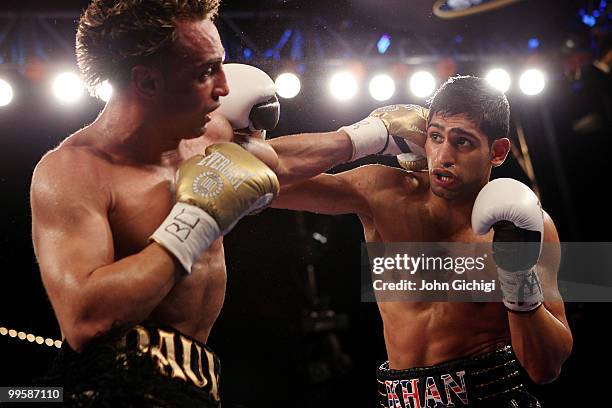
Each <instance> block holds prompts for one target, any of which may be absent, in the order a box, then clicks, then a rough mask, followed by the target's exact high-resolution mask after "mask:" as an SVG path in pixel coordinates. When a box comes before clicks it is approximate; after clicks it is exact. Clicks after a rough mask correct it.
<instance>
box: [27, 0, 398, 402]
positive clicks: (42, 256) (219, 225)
mask: <svg viewBox="0 0 612 408" xmlns="http://www.w3.org/2000/svg"><path fill="white" fill-rule="evenodd" d="M218 5H219V4H218V0H93V1H92V2H91V3H90V4H89V6H88V7H87V9H86V10H85V11H84V13H83V14H82V16H81V18H80V21H79V24H78V29H77V61H78V64H79V67H80V69H81V72H82V74H83V76H84V78H85V80H86V82H87V85H88V86H89V88H90V89H91V90H93V89H94V88H95V86H96V85H98V84H100V83H102V82H103V81H105V80H108V81H109V82H110V83H111V85H112V86H113V95H112V97H111V98H110V100H109V102H108V103H107V104H106V106H105V108H104V110H103V111H102V112H101V113H100V115H99V116H98V117H97V118H96V119H95V121H94V122H93V123H91V124H90V125H88V126H86V127H84V128H83V129H81V130H79V131H77V132H76V133H74V134H72V135H71V136H69V137H67V138H66V139H65V140H64V141H63V142H62V143H61V144H60V145H59V146H58V147H57V148H55V149H53V150H52V151H50V152H49V153H47V154H46V155H45V156H44V157H43V158H42V159H41V160H40V162H39V163H38V165H37V166H36V169H35V170H34V174H33V178H32V185H31V207H32V236H33V243H34V249H35V253H36V257H37V259H38V262H39V265H40V270H41V275H42V280H43V283H44V286H45V288H46V290H47V293H48V296H49V299H50V301H51V304H52V306H53V309H54V312H55V315H56V317H57V320H58V322H59V326H60V328H61V331H62V335H63V338H64V344H63V347H62V350H61V352H60V356H59V358H58V359H57V361H56V364H55V365H54V367H53V369H52V370H51V372H50V373H49V375H48V381H49V382H50V383H55V384H54V385H60V386H63V387H64V401H65V403H66V404H67V405H69V406H70V405H76V406H127V405H129V406H138V407H146V406H156V407H162V406H164V407H165V406H194V405H197V406H202V407H204V406H218V405H219V400H220V397H219V387H218V375H219V360H218V358H217V357H216V356H215V355H214V353H213V352H212V350H210V349H209V348H208V347H207V345H206V341H207V339H208V336H209V333H210V331H211V328H212V326H213V324H214V322H215V320H216V319H217V317H218V315H219V312H220V310H221V306H222V304H223V300H224V296H225V285H226V268H225V260H224V252H223V236H224V235H225V234H227V233H228V232H229V231H230V230H231V229H232V227H233V226H234V225H235V224H236V222H238V220H239V219H240V218H241V217H242V216H244V215H245V214H249V213H253V212H256V211H258V210H260V209H262V208H265V207H266V206H267V205H269V203H270V202H271V200H272V199H273V198H274V197H275V196H276V195H277V194H278V190H279V183H286V182H288V181H291V182H295V181H299V180H304V179H307V178H310V177H312V176H314V175H317V174H319V173H320V172H322V171H324V170H326V169H328V168H330V167H331V166H333V165H335V164H336V163H337V162H338V161H340V160H345V159H346V158H347V157H348V156H349V155H350V152H351V149H352V144H351V142H350V141H349V139H348V138H347V136H346V134H345V133H344V132H341V131H336V132H329V133H324V134H312V135H307V136H305V135H302V136H299V135H298V136H296V137H295V138H293V139H292V140H293V141H294V142H296V143H298V144H299V146H301V147H300V148H299V149H296V148H292V149H287V150H285V151H280V152H279V154H278V156H277V154H276V153H275V152H274V150H273V149H272V148H271V147H270V146H269V145H268V144H266V143H265V142H264V141H263V140H259V139H257V138H256V137H255V136H259V137H261V135H262V131H265V130H266V129H271V128H273V127H274V126H275V125H276V122H277V121H278V109H279V105H278V100H277V99H276V96H275V89H274V82H273V81H272V79H271V78H270V77H268V76H267V75H266V74H265V73H263V72H262V71H261V70H258V69H257V68H254V67H247V66H244V65H242V66H240V65H239V66H236V65H233V66H231V68H230V67H228V72H227V76H226V72H225V70H224V67H223V63H222V62H223V60H224V57H225V52H224V49H223V46H222V44H221V41H220V39H219V34H218V32H217V29H216V28H215V25H214V23H213V21H212V19H213V17H214V16H215V14H216V12H217V8H218ZM228 83H229V84H230V85H229V86H228ZM219 106H222V108H221V109H218V108H219ZM217 111H220V113H219V112H217ZM395 122H399V123H397V124H396V123H395ZM390 123H392V124H394V125H395V126H396V127H397V128H398V129H399V131H400V132H401V131H402V129H403V128H402V126H409V123H407V122H406V120H405V119H404V118H402V117H397V118H395V119H392V120H391V122H390ZM234 131H237V132H238V133H240V139H239V140H236V141H239V142H240V143H241V144H242V147H241V146H240V145H238V144H236V143H232V141H234V140H235V139H234ZM376 137H378V138H379V139H378V140H377V141H376V143H370V144H371V146H366V147H363V148H362V149H361V153H360V154H368V153H376V152H379V150H380V146H379V144H381V143H382V144H383V145H385V144H387V143H386V142H387V141H388V139H389V137H390V136H389V135H388V134H387V133H386V132H384V134H379V135H377V136H376ZM243 147H244V148H243ZM245 148H246V149H245ZM368 149H369V150H368ZM383 150H384V149H383ZM398 151H399V150H398ZM404 151H407V150H404ZM273 170H274V171H273Z"/></svg>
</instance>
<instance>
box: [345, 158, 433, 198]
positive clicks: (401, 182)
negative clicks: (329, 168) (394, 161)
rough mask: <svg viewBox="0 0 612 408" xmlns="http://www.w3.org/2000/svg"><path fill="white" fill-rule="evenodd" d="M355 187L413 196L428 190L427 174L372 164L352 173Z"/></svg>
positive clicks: (351, 176) (351, 177)
mask: <svg viewBox="0 0 612 408" xmlns="http://www.w3.org/2000/svg"><path fill="white" fill-rule="evenodd" d="M347 173H351V174H350V179H351V182H352V184H353V185H355V186H356V187H360V189H363V190H368V191H370V192H378V193H384V192H392V193H394V194H399V195H413V194H418V193H420V192H421V191H425V190H426V189H427V186H428V184H427V182H428V181H427V177H426V176H427V174H426V173H418V172H409V171H405V170H402V169H398V168H395V167H388V166H383V165H380V164H370V165H366V166H361V167H358V168H356V169H354V170H352V171H351V172H347Z"/></svg>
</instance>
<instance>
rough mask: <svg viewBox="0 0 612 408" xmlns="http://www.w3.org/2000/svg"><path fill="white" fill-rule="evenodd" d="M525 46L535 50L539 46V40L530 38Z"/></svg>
mask: <svg viewBox="0 0 612 408" xmlns="http://www.w3.org/2000/svg"><path fill="white" fill-rule="evenodd" d="M527 46H528V47H529V49H530V50H535V49H536V48H538V47H539V46H540V40H538V39H537V38H530V39H529V42H528V43H527Z"/></svg>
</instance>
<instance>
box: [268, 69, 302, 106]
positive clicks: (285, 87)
mask: <svg viewBox="0 0 612 408" xmlns="http://www.w3.org/2000/svg"><path fill="white" fill-rule="evenodd" d="M274 84H275V85H276V93H278V95H279V96H280V97H281V98H286V99H289V98H293V97H295V96H296V95H297V94H299V93H300V89H302V87H301V84H300V78H298V77H297V75H295V74H292V73H290V72H285V73H284V74H280V75H279V76H278V77H277V78H276V81H274Z"/></svg>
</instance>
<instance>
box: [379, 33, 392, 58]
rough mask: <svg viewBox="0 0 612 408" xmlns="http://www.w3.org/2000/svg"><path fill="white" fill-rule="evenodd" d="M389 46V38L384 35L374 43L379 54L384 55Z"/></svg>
mask: <svg viewBox="0 0 612 408" xmlns="http://www.w3.org/2000/svg"><path fill="white" fill-rule="evenodd" d="M390 45H391V37H390V36H389V35H388V34H384V35H383V36H381V37H380V38H379V39H378V42H377V43H376V48H377V49H378V52H379V53H380V54H384V53H385V52H387V50H388V49H389V46H390Z"/></svg>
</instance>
